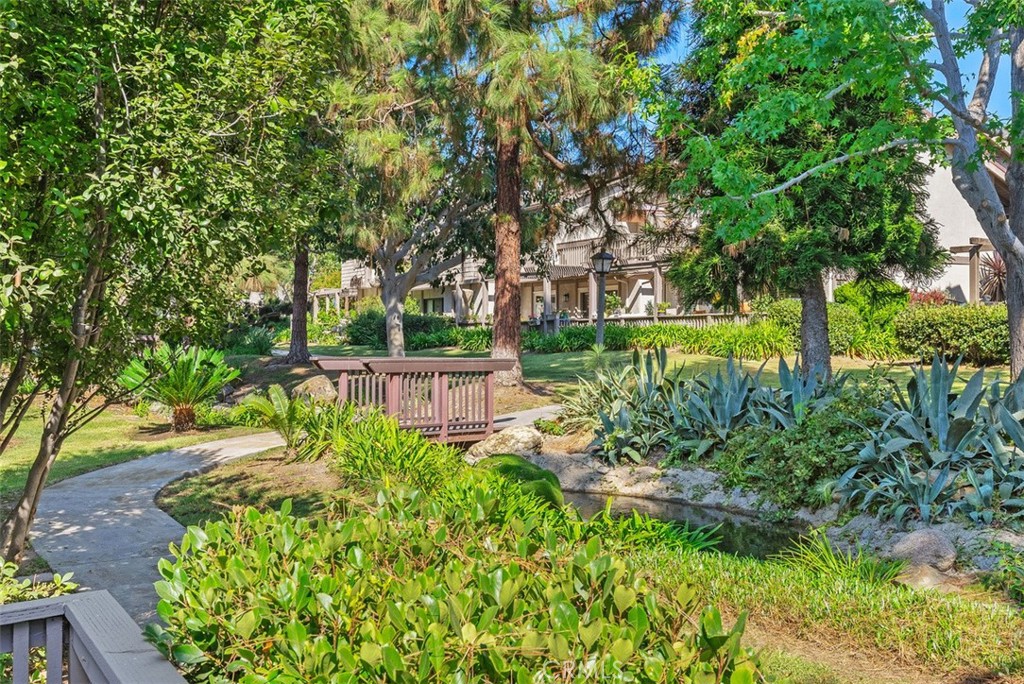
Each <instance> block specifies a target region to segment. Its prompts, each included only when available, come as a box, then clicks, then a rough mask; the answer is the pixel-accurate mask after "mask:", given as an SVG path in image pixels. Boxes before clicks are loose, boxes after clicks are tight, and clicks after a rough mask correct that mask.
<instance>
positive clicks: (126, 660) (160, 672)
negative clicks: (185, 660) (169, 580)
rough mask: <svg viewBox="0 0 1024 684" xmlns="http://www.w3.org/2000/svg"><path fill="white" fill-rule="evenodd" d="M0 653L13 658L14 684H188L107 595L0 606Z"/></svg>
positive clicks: (95, 593) (85, 594)
mask: <svg viewBox="0 0 1024 684" xmlns="http://www.w3.org/2000/svg"><path fill="white" fill-rule="evenodd" d="M36 649H46V653H45V657H43V656H41V655H37V654H40V653H41V652H40V651H37V650H36ZM0 653H10V654H11V655H12V656H13V658H12V659H13V663H12V666H11V673H10V676H11V681H12V682H13V684H29V682H30V681H32V682H37V681H40V675H41V674H42V673H44V672H45V674H46V677H45V681H46V682H47V684H60V683H61V682H67V684H140V683H141V682H145V683H146V684H184V682H185V679H184V678H183V677H182V676H181V675H180V674H179V673H178V671H177V670H176V669H174V666H173V665H171V663H169V662H168V661H167V660H166V659H165V658H164V657H163V656H162V655H161V654H160V652H159V651H157V650H156V648H155V647H154V646H153V645H152V644H150V643H148V642H146V641H144V640H143V638H142V633H141V631H140V630H139V626H138V625H136V624H135V622H134V621H133V620H132V619H131V617H129V616H128V613H126V612H125V610H124V608H122V607H121V605H120V604H119V603H118V602H117V601H115V600H114V597H112V596H111V595H110V594H109V593H108V592H106V591H88V592H83V593H80V594H70V595H68V596H59V597H55V598H48V599H39V600H36V601H24V602H21V603H11V604H8V605H5V606H0ZM33 656H35V657H33ZM0 679H3V674H2V673H0Z"/></svg>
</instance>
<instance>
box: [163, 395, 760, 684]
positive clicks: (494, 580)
mask: <svg viewBox="0 0 1024 684" xmlns="http://www.w3.org/2000/svg"><path fill="white" fill-rule="evenodd" d="M275 415H276V414H275ZM308 415H309V416H319V419H318V420H323V421H324V422H325V423H326V424H327V425H328V426H331V427H334V426H337V428H336V429H335V430H333V432H335V433H336V434H335V435H333V436H331V437H330V438H326V439H325V438H324V437H323V435H324V434H327V435H330V433H331V432H332V430H331V429H328V430H326V431H325V432H324V433H317V431H316V430H317V428H314V429H312V430H307V434H308V437H307V439H308V440H310V441H311V442H314V443H316V444H317V445H318V446H317V447H315V448H312V449H310V450H309V452H308V455H307V457H308V458H310V459H320V460H323V461H326V462H327V463H329V467H330V468H331V469H332V470H334V471H335V472H337V473H338V474H339V476H340V477H341V478H342V481H343V483H344V485H345V488H344V489H342V490H340V491H339V492H336V494H335V498H336V500H337V503H336V505H334V506H330V507H328V508H327V509H326V510H322V511H319V512H318V513H317V514H316V516H315V518H311V519H303V518H296V517H295V516H292V515H291V514H290V505H289V504H286V505H285V506H284V507H283V509H282V510H281V511H280V512H268V513H260V512H259V511H257V510H255V509H249V510H246V511H241V510H238V509H236V510H235V511H234V512H233V513H231V514H229V515H228V517H227V518H226V519H224V520H221V521H216V522H210V523H207V524H206V525H205V526H204V527H203V528H196V527H193V528H190V529H189V531H188V533H187V535H186V537H185V539H184V540H183V542H182V545H181V547H180V548H176V549H175V552H174V553H175V554H176V560H175V562H174V563H170V562H165V563H162V564H161V572H162V574H163V577H164V581H162V582H161V583H159V585H158V591H159V593H160V595H161V599H162V600H161V602H160V605H159V608H158V610H159V612H160V615H161V617H162V618H163V619H164V621H165V622H166V623H167V625H168V627H167V629H166V630H163V629H161V628H155V629H153V630H152V631H151V636H152V638H153V639H154V640H155V641H156V642H157V643H158V645H160V646H161V648H162V649H164V650H165V652H166V653H167V654H168V655H169V657H171V658H172V659H174V660H175V661H176V662H177V663H178V664H179V665H180V666H181V667H183V668H184V670H185V671H186V672H187V673H188V675H189V677H190V678H191V679H193V680H194V681H207V680H210V679H211V678H216V677H217V676H220V675H221V674H222V673H225V672H226V673H229V676H230V677H232V678H238V679H240V678H244V677H246V676H255V677H260V678H262V677H272V676H273V677H278V678H281V680H282V681H309V680H311V679H317V678H331V677H336V678H337V677H340V678H345V679H347V680H348V681H378V680H379V679H380V678H382V677H386V678H387V679H388V680H389V681H423V680H424V679H433V678H442V679H448V678H451V677H457V678H464V679H465V680H466V681H484V680H493V679H504V678H509V677H512V678H513V680H514V681H527V680H524V679H523V677H526V676H527V675H528V674H533V673H536V672H538V671H540V672H549V673H554V672H565V668H566V667H572V668H578V669H575V670H573V671H571V677H570V679H571V680H573V681H584V680H587V679H591V680H592V679H594V678H595V677H597V678H604V679H607V680H608V681H617V680H621V681H635V680H636V679H635V678H637V677H639V680H640V681H676V680H678V678H680V677H683V676H690V677H696V676H697V675H698V674H699V675H701V676H702V677H704V678H706V679H707V681H710V682H720V681H721V682H732V681H735V682H754V681H757V665H756V659H754V658H753V656H752V654H751V653H749V652H748V651H746V650H744V649H742V648H741V646H740V637H741V634H742V629H743V622H742V619H740V620H739V621H738V622H737V623H736V625H735V626H734V627H731V628H727V627H725V626H724V625H723V622H722V619H721V616H720V615H719V614H718V613H717V611H715V610H714V609H713V608H704V607H703V606H698V605H696V604H694V603H692V602H691V600H690V594H689V592H688V591H687V589H686V588H685V586H684V585H680V586H678V587H675V588H669V587H667V586H665V585H653V584H649V583H646V582H637V581H636V577H637V576H638V575H637V569H636V568H635V567H632V566H631V565H629V564H626V563H623V562H622V561H621V560H619V555H617V554H622V553H624V552H626V551H627V550H629V549H635V548H639V547H641V546H643V545H646V544H658V545H663V546H666V547H669V548H676V549H680V548H683V547H686V548H694V549H696V548H708V547H709V546H711V545H712V544H713V541H712V540H711V538H710V537H709V536H708V534H707V533H706V532H702V531H696V530H693V531H691V530H687V529H686V528H682V527H678V526H675V525H672V524H670V523H662V522H658V521H654V520H651V519H650V518H647V517H645V516H639V515H634V516H631V517H627V518H622V519H619V518H616V517H613V516H611V515H610V514H608V513H607V512H605V514H603V515H599V516H596V517H595V518H593V519H592V520H590V521H584V520H581V519H580V518H579V517H578V516H577V515H576V514H575V513H574V512H573V509H571V508H565V507H563V506H561V504H560V497H561V492H560V491H559V490H558V488H557V480H555V481H554V482H552V476H551V474H550V473H547V472H546V471H540V470H539V469H537V468H536V467H535V466H532V465H531V464H529V463H527V462H525V461H523V460H522V459H519V458H518V457H512V456H504V457H497V458H493V459H490V460H488V461H486V462H484V463H482V464H480V465H479V466H477V467H472V466H469V465H468V464H466V463H465V461H464V460H463V459H462V457H461V454H460V453H459V452H458V451H456V450H454V449H453V448H451V447H449V446H446V445H442V444H438V443H435V442H432V441H430V440H428V439H427V438H425V437H423V436H422V435H421V434H419V433H418V432H414V431H403V430H400V429H399V428H398V424H397V422H396V421H394V420H393V419H391V418H387V417H384V416H382V415H381V414H379V413H378V412H374V411H371V412H367V413H357V412H356V411H354V410H352V409H351V407H345V406H343V407H337V406H335V405H333V404H330V405H317V406H313V407H311V408H310V411H309V413H308ZM325 416H331V417H330V419H329V420H328V419H326V418H325ZM539 483H543V485H544V486H543V487H538V486H537V485H538V484H539ZM552 494H557V498H554V497H553V496H552ZM224 563H227V564H228V565H230V568H229V567H228V565H224ZM288 577H291V578H297V579H294V580H293V582H294V583H290V584H289V586H290V587H291V588H290V589H288V590H287V597H284V598H282V595H280V594H278V593H277V589H275V588H274V587H276V586H280V582H281V581H285V578H288ZM215 584H216V585H217V586H214V585H215ZM342 588H344V591H342ZM243 595H244V596H246V599H245V600H244V601H242V602H241V603H239V601H240V600H241V597H242V596H243ZM339 597H340V598H339ZM414 599H415V600H414ZM243 605H244V606H245V608H244V609H242V610H243V613H241V614H240V613H239V606H243ZM342 625H352V626H353V627H355V626H356V625H359V626H360V627H358V628H356V629H354V630H349V629H345V628H341V629H339V626H342ZM399 637H400V638H399ZM255 641H264V642H265V643H273V644H275V645H274V646H272V647H271V648H269V649H263V648H259V649H254V648H253V647H252V645H253V644H254V643H255Z"/></svg>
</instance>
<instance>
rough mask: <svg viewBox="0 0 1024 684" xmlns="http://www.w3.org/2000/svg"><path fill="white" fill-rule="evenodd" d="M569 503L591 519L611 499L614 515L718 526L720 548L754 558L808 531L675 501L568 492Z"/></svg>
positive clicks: (787, 543)
mask: <svg viewBox="0 0 1024 684" xmlns="http://www.w3.org/2000/svg"><path fill="white" fill-rule="evenodd" d="M564 494H565V500H566V501H567V502H568V503H571V504H573V505H574V506H576V508H577V509H579V511H580V514H581V515H583V516H584V517H590V516H592V515H594V514H595V513H598V512H600V511H601V510H603V509H604V507H605V505H606V503H607V501H608V499H609V498H611V500H612V513H629V512H631V511H633V510H636V511H638V512H640V513H646V514H648V515H650V516H651V517H652V518H659V519H661V520H675V521H678V522H685V523H688V524H689V525H690V527H691V528H694V527H715V526H719V527H718V533H717V534H718V537H719V542H718V546H717V548H718V549H719V550H720V551H724V552H726V553H731V554H735V555H737V556H750V557H753V558H766V557H768V556H771V555H772V554H775V553H778V552H779V551H781V550H783V549H785V548H787V547H788V546H790V545H791V544H792V543H793V541H794V540H795V539H796V538H797V537H799V536H800V534H801V533H802V532H805V531H806V530H804V529H802V528H800V527H796V526H794V525H790V524H788V523H769V522H764V521H760V520H756V519H754V518H750V517H748V516H744V515H738V514H736V513H729V512H727V511H720V510H717V509H714V508H703V507H701V506H690V505H687V504H681V503H674V502H671V501H658V500H655V499H637V498H634V497H630V496H612V497H609V496H608V495H606V494H588V493H585V492H564Z"/></svg>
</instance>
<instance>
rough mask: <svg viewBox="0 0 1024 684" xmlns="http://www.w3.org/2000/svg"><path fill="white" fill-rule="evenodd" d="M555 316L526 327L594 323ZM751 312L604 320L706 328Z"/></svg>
mask: <svg viewBox="0 0 1024 684" xmlns="http://www.w3.org/2000/svg"><path fill="white" fill-rule="evenodd" d="M555 318H556V317H555V316H554V315H551V316H548V317H547V320H546V321H544V320H541V319H536V321H535V322H531V323H526V324H524V328H523V329H524V330H526V329H540V330H543V331H545V332H554V331H555V330H559V329H562V328H579V327H583V326H587V325H594V321H593V319H590V318H581V317H574V318H560V319H558V320H557V321H556V320H555ZM750 318H751V315H750V314H736V313H702V314H659V315H658V317H657V319H655V317H654V316H641V315H634V314H623V315H619V316H606V317H605V319H604V321H605V323H607V324H609V325H623V326H626V327H627V328H640V327H643V326H648V325H661V324H671V325H684V326H686V327H688V328H706V327H708V326H711V325H716V324H718V323H749V322H750Z"/></svg>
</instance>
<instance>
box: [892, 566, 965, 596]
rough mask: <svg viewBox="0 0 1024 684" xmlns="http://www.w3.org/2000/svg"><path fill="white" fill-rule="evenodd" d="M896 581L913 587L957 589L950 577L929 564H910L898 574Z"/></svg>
mask: <svg viewBox="0 0 1024 684" xmlns="http://www.w3.org/2000/svg"><path fill="white" fill-rule="evenodd" d="M896 581H897V582H899V583H900V584H903V585H906V586H908V587H912V588H914V589H933V590H936V591H943V592H955V591H958V590H959V588H958V586H957V585H956V584H955V583H953V581H952V578H951V577H948V576H947V575H944V574H942V573H941V572H939V571H938V570H936V569H935V568H934V567H932V566H931V565H911V566H910V567H909V568H907V569H906V570H904V571H903V572H901V573H900V574H899V576H898V577H897V578H896Z"/></svg>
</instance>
